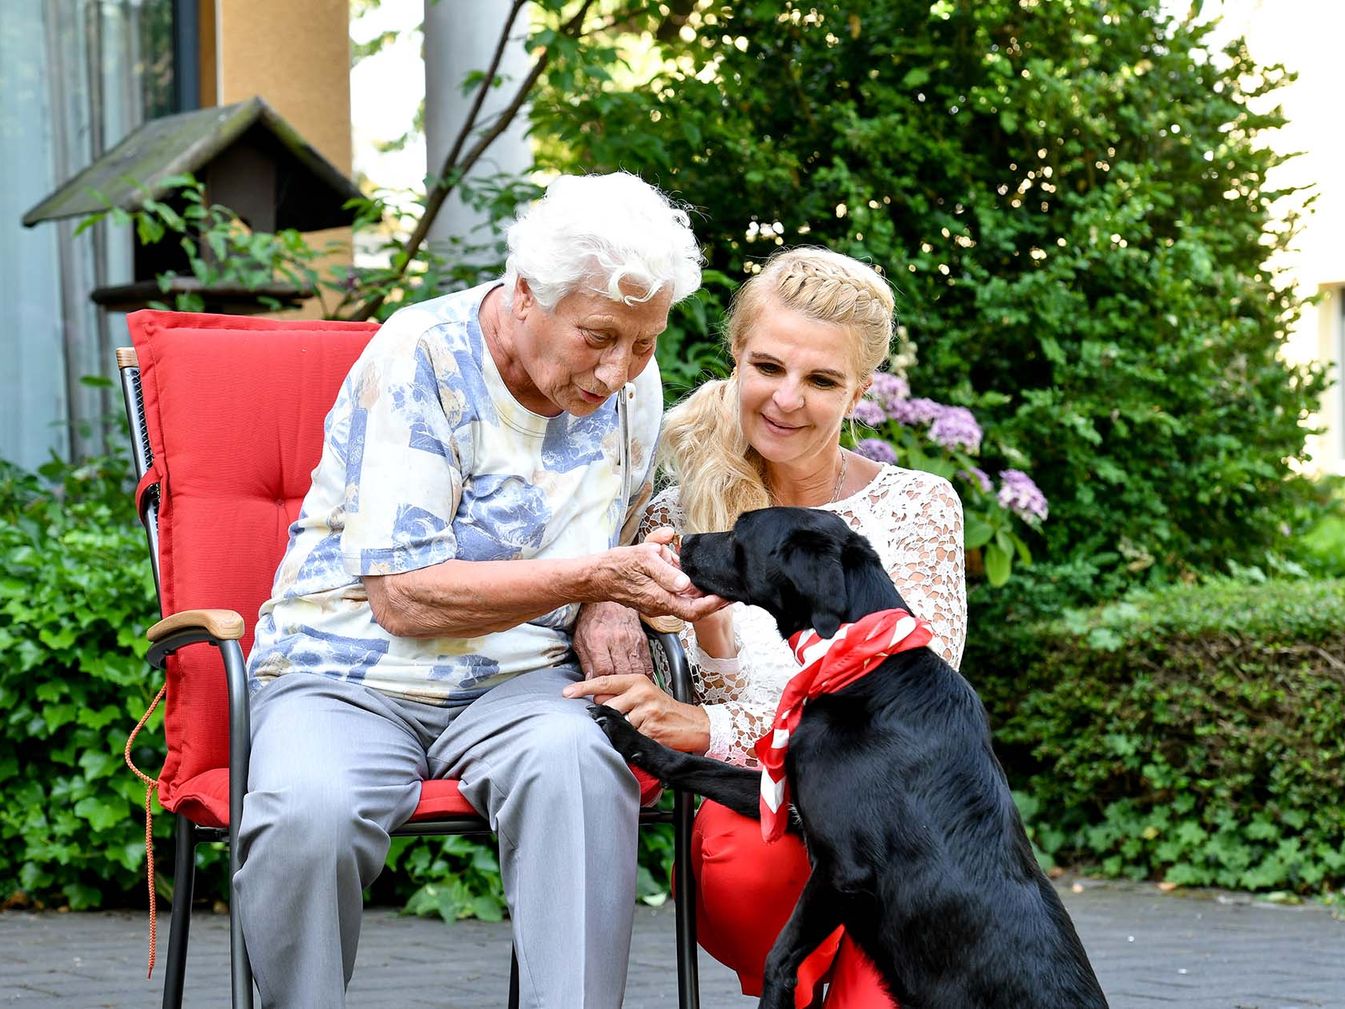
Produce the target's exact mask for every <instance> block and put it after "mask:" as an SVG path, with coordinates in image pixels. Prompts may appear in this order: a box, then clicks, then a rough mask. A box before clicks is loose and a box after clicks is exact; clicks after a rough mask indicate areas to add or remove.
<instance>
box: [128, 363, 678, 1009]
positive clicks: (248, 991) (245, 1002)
mask: <svg viewBox="0 0 1345 1009" xmlns="http://www.w3.org/2000/svg"><path fill="white" fill-rule="evenodd" d="M117 366H118V369H119V370H120V373H121V388H122V395H123V397H124V399H125V402H126V413H127V417H128V419H129V420H130V425H131V446H132V456H133V460H134V463H135V475H136V479H137V480H140V479H141V478H143V477H144V475H145V473H146V472H148V470H149V468H150V465H151V463H152V462H153V455H152V452H151V449H150V444H149V437H148V433H147V430H146V423H145V406H144V399H143V396H142V394H141V387H140V367H139V363H138V361H137V359H136V354H135V351H134V350H133V349H131V348H120V349H118V350H117ZM158 501H159V496H158V487H157V485H156V486H152V487H150V488H149V490H148V491H147V493H145V494H144V496H143V498H142V503H141V508H140V521H141V523H142V524H143V525H144V527H145V535H146V539H147V541H148V544H149V555H150V564H151V567H152V568H153V571H154V588H155V592H156V594H157V593H158V592H159V528H158ZM196 612H197V613H200V614H203V615H204V614H210V613H214V614H219V613H222V612H225V611H196ZM229 615H230V616H236V615H234V614H229ZM172 616H173V615H172V614H169V615H168V616H167V617H165V619H164V620H162V621H160V622H159V623H158V624H155V625H154V626H153V627H151V628H150V629H149V632H148V636H149V639H150V641H151V646H150V649H149V655H148V659H149V663H150V665H151V666H153V667H154V668H155V669H157V670H163V669H164V666H165V663H166V661H167V658H168V656H169V655H172V654H173V653H174V652H175V651H177V650H178V649H179V648H185V647H187V646H188V645H194V644H201V643H205V644H208V645H210V646H211V647H213V648H217V649H219V651H220V658H221V661H222V662H223V667H224V670H223V671H224V677H225V683H226V686H227V691H228V699H229V826H228V829H227V830H225V829H222V828H218V827H208V826H202V825H201V824H198V823H195V822H193V821H192V820H191V819H190V818H188V817H187V816H186V815H184V814H181V813H179V814H176V817H177V826H176V851H175V857H174V864H173V906H172V914H171V918H170V924H169V938H168V958H167V963H166V964H165V971H164V973H165V977H164V989H163V1006H164V1009H180V1007H181V1005H182V996H183V987H184V983H185V980H186V972H187V942H188V938H189V935H190V929H191V905H192V896H193V891H194V887H195V879H196V846H197V845H198V844H201V843H203V842H209V841H223V842H226V843H227V844H228V845H229V896H230V901H229V947H230V986H231V990H232V1005H233V1007H234V1009H251V1007H252V968H251V965H250V963H249V961H248V955H247V949H246V947H245V945H244V942H243V931H242V924H241V922H240V920H239V915H238V914H237V911H236V901H235V900H234V899H233V898H234V882H233V881H234V877H235V876H236V875H237V873H238V869H239V867H240V861H239V850H240V846H239V844H238V825H239V823H240V822H241V820H242V815H243V796H244V795H245V793H246V783H247V780H248V760H249V754H250V750H251V731H250V720H249V715H248V688H247V675H246V662H245V661H244V657H243V649H242V646H241V645H240V644H239V642H238V640H236V639H235V638H232V637H228V636H225V635H223V634H219V633H215V632H212V630H211V627H210V626H208V625H207V624H208V621H205V620H194V619H188V620H187V622H186V623H184V621H183V620H182V619H178V620H174V621H172V623H171V624H170V618H171V617H172ZM183 617H184V618H185V617H186V615H185V614H184V615H183ZM240 619H241V618H240ZM166 625H167V626H166ZM645 633H646V636H647V638H648V641H649V650H650V653H651V655H652V656H653V658H654V664H655V667H656V671H657V672H658V673H660V674H661V675H663V676H664V677H665V678H666V679H665V682H667V683H668V684H669V685H670V686H671V688H672V693H673V695H674V696H675V697H676V698H677V699H678V700H680V701H683V702H687V703H690V702H691V701H692V699H693V694H692V686H691V674H690V671H689V669H688V667H687V662H686V656H685V653H684V652H683V650H682V646H681V642H680V641H679V640H678V637H677V635H676V634H669V633H662V632H659V631H656V630H655V629H653V628H651V627H648V626H646V627H645ZM694 813H695V796H694V795H693V794H692V793H690V792H684V791H681V790H675V791H674V798H673V809H672V810H665V809H651V808H646V809H642V810H641V811H640V825H641V826H646V825H649V824H656V823H672V824H673V841H674V858H675V864H676V866H677V871H676V873H675V881H674V898H675V900H676V905H677V906H676V924H675V929H676V944H677V989H678V1002H677V1004H678V1007H679V1009H700V983H699V974H698V965H697V960H696V955H697V954H696V913H695V886H694V883H693V875H692V872H691V869H690V860H689V854H690V851H691V827H692V818H693V816H694ZM490 833H491V831H490V827H489V825H488V824H487V823H486V821H485V820H484V819H483V818H482V817H479V816H462V817H444V818H441V819H436V820H423V821H417V822H414V823H406V824H403V825H402V826H401V827H398V828H397V829H395V830H393V831H392V834H393V835H394V836H399V837H400V836H440V835H465V836H472V835H476V836H481V835H489V834H490ZM518 1002H519V988H518V954H517V950H515V951H514V953H513V957H512V963H511V967H510V984H509V1006H510V1009H518Z"/></svg>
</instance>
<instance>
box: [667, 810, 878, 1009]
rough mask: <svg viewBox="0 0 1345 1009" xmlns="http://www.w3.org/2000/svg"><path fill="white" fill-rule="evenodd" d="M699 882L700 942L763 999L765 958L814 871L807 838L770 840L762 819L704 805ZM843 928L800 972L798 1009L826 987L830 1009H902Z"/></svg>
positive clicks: (698, 826)
mask: <svg viewBox="0 0 1345 1009" xmlns="http://www.w3.org/2000/svg"><path fill="white" fill-rule="evenodd" d="M691 865H692V870H693V872H694V874H695V877H696V937H697V939H698V940H699V942H700V944H701V946H702V947H703V948H704V949H705V951H706V952H707V953H709V954H710V955H711V956H713V957H714V958H715V959H716V960H718V961H719V962H720V963H722V964H724V965H725V966H727V967H729V968H731V969H732V970H734V971H736V972H737V974H738V981H739V983H740V984H741V985H742V990H743V994H744V995H760V994H761V985H762V974H763V971H764V969H765V966H766V954H767V953H769V952H770V949H771V946H772V945H774V943H775V937H776V936H777V935H779V933H780V929H781V928H783V927H784V924H785V922H786V921H787V920H788V918H789V914H790V912H791V911H793V910H794V905H795V904H796V903H797V902H798V899H799V893H800V891H802V889H803V884H804V883H805V882H807V880H808V875H809V873H810V872H811V871H812V869H811V866H810V865H809V863H808V853H807V851H805V850H804V847H803V840H802V838H800V837H799V836H798V835H797V834H786V835H785V836H784V837H782V838H780V839H779V840H777V841H766V840H764V839H763V838H762V836H761V826H760V824H758V823H757V821H756V820H752V819H748V818H747V817H745V816H740V815H739V814H737V813H735V812H733V811H732V810H730V809H728V808H726V807H724V806H721V805H719V803H717V802H710V801H708V800H707V801H705V802H703V803H702V804H701V808H700V811H699V812H697V814H696V822H695V826H694V828H693V830H692V835H691ZM844 937H845V930H844V929H839V928H838V929H837V930H836V931H835V932H833V933H832V934H831V935H830V936H828V937H827V939H826V940H825V941H824V942H822V944H821V945H819V946H818V947H817V949H815V950H814V951H813V952H812V953H811V954H809V955H808V958H807V959H806V960H804V961H803V964H802V966H800V967H799V981H798V987H797V988H795V989H794V1004H795V1007H796V1009H805V1007H807V1006H809V1005H811V1004H812V1002H813V999H814V998H816V997H817V993H818V991H819V990H820V988H821V985H822V984H823V983H824V982H828V981H829V982H830V987H829V988H828V990H827V1000H826V1007H827V1009H896V1003H895V1002H893V1001H892V998H891V997H890V996H889V995H888V994H887V991H886V990H885V989H884V988H883V985H882V982H881V981H880V980H879V978H878V973H877V971H876V970H874V967H873V965H872V964H871V963H870V962H869V960H868V958H867V957H866V956H864V954H863V953H862V952H860V950H859V948H858V947H856V946H855V945H854V944H853V943H851V942H849V941H848V940H845V941H842V940H843V939H844Z"/></svg>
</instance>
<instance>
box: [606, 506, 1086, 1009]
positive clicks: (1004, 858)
mask: <svg viewBox="0 0 1345 1009" xmlns="http://www.w3.org/2000/svg"><path fill="white" fill-rule="evenodd" d="M681 557H682V568H683V570H684V571H685V572H686V573H687V575H688V576H690V578H691V580H692V582H693V583H695V585H696V586H697V587H698V588H700V589H701V590H703V591H705V592H713V593H716V594H718V595H721V596H723V597H724V598H726V599H731V600H736V601H740V602H746V603H751V604H753V605H756V606H760V607H762V608H764V609H766V610H767V611H769V612H770V613H771V614H772V615H773V616H774V617H775V619H776V621H777V623H778V624H779V627H780V633H781V635H783V636H784V637H789V636H790V635H791V634H793V633H795V632H796V631H799V630H803V629H805V628H807V627H813V628H815V629H816V630H817V632H818V633H819V634H822V635H823V636H827V637H830V636H831V635H832V634H834V633H835V631H836V629H837V627H838V626H839V624H840V623H841V622H842V621H852V620H857V619H859V618H860V617H862V616H864V615H866V614H868V613H872V612H874V611H875V610H881V609H891V608H898V607H899V608H902V609H905V608H906V605H905V603H904V602H903V601H902V599H901V595H900V594H899V593H898V591H897V590H896V589H895V588H894V587H893V585H892V582H891V580H890V579H889V578H888V576H887V573H886V572H885V571H884V570H883V567H882V565H881V563H880V562H879V559H878V556H877V554H875V553H874V551H873V548H872V547H871V546H870V545H869V543H868V541H867V540H866V539H864V538H863V537H862V536H859V535H858V534H856V533H855V532H853V531H852V530H851V529H850V528H849V526H847V525H846V524H845V522H844V521H842V520H841V519H840V518H838V517H837V516H835V515H832V514H829V513H826V512H821V511H814V510H810V509H803V508H770V509H764V510H762V511H756V512H749V513H747V514H745V515H743V516H742V517H741V518H740V519H739V520H738V522H737V524H736V525H735V526H734V528H733V531H732V532H728V533H715V534H709V535H703V536H688V537H686V538H685V540H684V541H683V544H682V551H681ZM593 715H594V718H596V719H597V720H598V721H599V722H600V723H601V724H602V726H603V728H604V729H605V730H606V732H607V734H608V736H609V737H610V738H611V740H612V742H613V744H614V745H615V746H616V748H617V749H618V750H620V751H621V753H622V754H623V755H624V756H625V757H626V759H627V760H628V761H630V762H631V763H633V764H636V765H638V766H640V767H643V768H645V769H646V770H647V771H649V772H650V773H652V774H655V775H657V776H658V777H659V778H660V779H662V780H663V781H665V782H667V783H668V784H671V785H677V786H679V787H683V788H689V789H692V790H693V791H696V792H699V793H700V794H702V795H705V796H707V797H708V798H711V799H714V800H715V801H716V802H720V803H722V804H724V805H726V806H728V807H729V808H731V809H733V810H735V811H737V812H739V813H741V814H743V815H745V816H750V817H754V818H755V817H756V816H757V809H758V805H757V797H758V787H759V781H760V776H759V774H758V773H757V772H755V771H751V770H746V769H743V768H739V767H732V766H730V765H728V764H724V763H721V762H719V761H715V760H710V759H707V758H705V757H700V756H691V755H688V754H684V753H677V752H675V751H673V750H670V749H668V748H666V747H664V746H662V745H661V744H659V743H655V742H654V741H652V740H650V739H648V738H647V737H645V736H642V735H641V734H640V733H639V732H637V731H636V730H635V729H634V728H632V727H631V725H630V723H628V722H627V721H626V720H625V719H624V718H623V717H622V716H621V715H620V714H618V713H617V712H616V711H613V710H612V709H610V708H602V707H595V708H594V709H593ZM787 771H788V773H789V779H790V788H791V794H792V799H793V802H794V806H795V809H796V811H797V813H798V815H799V817H800V818H801V821H802V828H801V829H802V833H803V836H804V840H805V841H806V843H807V846H808V854H809V857H810V859H811V861H812V866H813V871H812V875H811V877H810V878H809V880H808V882H807V884H806V885H805V887H804V889H803V893H802V894H801V896H800V897H799V901H798V904H797V905H796V907H795V908H794V912H793V914H792V915H791V917H790V919H789V922H788V923H787V924H786V925H785V927H784V929H783V930H782V931H781V933H780V936H779V938H778V939H777V940H776V943H775V945H774V947H773V948H772V949H771V953H770V956H769V958H768V959H767V962H766V981H765V989H764V991H763V993H762V997H761V1005H762V1006H763V1007H770V1009H789V1007H792V1006H793V1005H794V996H793V989H794V985H795V983H796V975H797V970H798V966H799V964H800V963H801V962H802V961H803V959H804V958H805V957H806V956H807V955H808V954H809V953H810V952H812V950H813V949H814V948H815V947H816V946H817V944H818V943H819V942H821V940H822V939H824V938H825V937H826V936H827V935H829V934H830V933H831V932H832V931H833V930H834V929H835V927H836V926H837V925H839V924H844V925H845V927H846V929H847V931H848V932H849V934H850V935H851V937H852V938H853V939H854V941H855V942H856V943H858V944H859V946H860V948H862V949H863V950H864V951H865V953H867V954H868V956H869V957H870V958H871V959H872V960H873V962H874V964H875V965H876V966H877V968H878V971H879V973H880V974H881V975H882V977H883V979H884V981H885V982H886V984H887V985H888V987H889V988H890V989H891V992H892V994H893V995H894V996H895V997H896V998H897V1000H898V1001H899V1002H900V1004H901V1006H902V1009H1106V1006H1107V1001H1106V998H1105V997H1104V996H1103V994H1102V989H1101V988H1100V987H1099V986H1098V982H1097V978H1096V977H1095V976H1094V974H1093V969H1092V967H1091V966H1090V964H1089V962H1088V957H1087V955H1086V954H1085V952H1084V949H1083V945H1082V944H1081V943H1080V942H1079V937H1078V935H1077V934H1076V933H1075V931H1074V926H1073V924H1072V923H1071V921H1070V919H1069V916H1068V914H1067V913H1066V912H1065V909H1064V907H1063V906H1062V905H1061V903H1060V899H1059V897H1058V896H1057V895H1056V892H1055V890H1054V888H1053V887H1052V886H1051V883H1050V882H1049V881H1048V880H1047V879H1046V877H1045V876H1044V875H1043V874H1042V871H1041V869H1040V868H1039V867H1038V865H1037V862H1036V859H1035V858H1034V857H1033V854H1032V849H1031V846H1030V845H1029V843H1028V840H1027V836H1026V834H1025V833H1024V831H1023V825H1022V822H1021V821H1020V820H1019V817H1018V813H1017V810H1016V809H1015V808H1014V805H1013V800H1012V799H1011V797H1010V795H1009V787H1008V784H1007V783H1006V781H1005V778H1004V772H1003V770H1002V769H1001V768H1000V766H999V762H998V761H997V760H996V759H995V755H994V753H993V752H992V750H991V747H990V731H989V726H988V723H987V720H986V715H985V709H984V708H983V707H982V705H981V702H980V699H979V698H978V697H977V696H976V693H975V691H973V690H972V688H971V685H970V684H968V683H967V681H966V680H965V679H963V678H962V676H960V675H959V674H958V673H957V671H956V670H954V669H953V668H952V667H951V666H949V665H948V663H946V662H944V661H943V659H942V658H940V657H939V656H938V655H936V654H935V653H934V652H933V651H931V650H930V649H928V648H918V649H913V650H911V651H907V652H902V653H900V654H898V655H894V656H892V657H891V658H889V659H887V660H886V661H885V662H884V663H883V664H882V665H881V666H880V667H879V668H877V669H875V670H874V671H873V672H871V673H870V674H869V675H868V676H865V677H864V678H862V679H860V680H859V681H857V682H855V683H853V684H851V685H850V686H848V687H846V688H845V689H843V690H840V691H838V692H837V693H835V694H832V695H829V696H826V697H822V698H819V699H818V700H816V701H813V702H812V703H811V704H809V705H808V707H807V708H806V709H805V710H804V715H803V719H802V721H801V723H800V725H799V727H798V730H797V731H796V732H795V734H794V735H793V736H792V737H791V739H790V748H789V756H788V761H787ZM796 829H797V823H796Z"/></svg>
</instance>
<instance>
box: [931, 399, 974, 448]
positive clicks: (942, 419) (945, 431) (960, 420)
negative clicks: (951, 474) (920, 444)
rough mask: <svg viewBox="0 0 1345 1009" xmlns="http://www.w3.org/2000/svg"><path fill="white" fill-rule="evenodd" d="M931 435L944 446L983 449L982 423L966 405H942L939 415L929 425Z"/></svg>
mask: <svg viewBox="0 0 1345 1009" xmlns="http://www.w3.org/2000/svg"><path fill="white" fill-rule="evenodd" d="M929 436H930V438H932V439H934V441H936V442H938V443H939V444H940V445H942V446H943V447H944V448H964V449H966V450H967V451H968V452H979V451H980V450H981V425H980V424H978V423H976V417H975V416H974V415H973V414H972V412H971V411H970V410H968V409H967V408H966V407H965V406H944V407H940V410H939V415H938V416H937V417H935V418H934V420H933V422H932V423H931V424H930V425H929Z"/></svg>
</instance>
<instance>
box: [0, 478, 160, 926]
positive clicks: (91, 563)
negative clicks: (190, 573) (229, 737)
mask: <svg viewBox="0 0 1345 1009" xmlns="http://www.w3.org/2000/svg"><path fill="white" fill-rule="evenodd" d="M129 472H130V470H129V466H128V465H127V464H126V462H125V461H124V460H122V459H120V458H109V459H96V460H92V461H90V462H88V463H86V464H84V465H82V466H79V467H71V466H68V465H66V464H64V463H60V462H56V461H53V462H51V463H50V464H48V465H47V466H45V467H43V469H42V473H41V474H40V475H39V474H32V473H26V472H24V471H22V470H19V469H17V468H16V467H14V466H11V465H9V464H7V463H2V462H0V555H3V557H4V573H3V577H0V654H3V655H4V656H5V661H4V662H3V663H0V710H2V711H3V713H4V714H3V716H0V717H3V721H4V732H3V734H2V735H0V788H3V794H4V796H5V802H4V803H3V805H0V879H3V880H5V881H6V882H5V885H4V887H3V891H2V892H0V900H3V901H5V902H7V903H10V904H21V905H22V904H32V903H36V904H57V905H65V906H69V907H72V908H77V909H78V908H86V907H97V906H98V905H99V904H100V903H101V902H102V901H103V900H105V899H106V898H107V896H109V895H114V899H115V900H117V901H118V902H122V901H124V900H125V899H126V897H127V896H128V895H131V894H134V893H135V892H136V890H137V887H139V888H141V890H142V891H143V887H144V882H143V873H144V857H145V826H144V814H143V813H142V812H140V810H141V809H142V808H143V804H144V801H145V789H144V786H143V785H141V784H140V783H139V782H138V781H137V780H136V779H135V778H134V777H132V776H131V774H130V772H129V771H128V770H127V769H126V767H125V765H124V764H123V763H122V748H123V747H124V746H125V743H126V736H127V733H128V730H129V729H130V728H131V727H132V726H134V725H135V723H136V721H137V720H138V719H139V718H140V716H141V714H142V713H143V712H144V711H145V709H146V708H147V707H148V706H149V703H150V700H151V699H152V698H153V697H154V693H155V690H156V689H157V686H158V685H157V683H154V682H152V681H151V679H150V678H149V677H148V676H147V675H146V670H147V668H148V667H147V665H146V663H145V652H146V650H147V647H148V644H147V642H146V640H145V629H146V628H147V627H148V626H149V624H150V623H151V622H152V621H153V620H154V619H157V616H156V613H155V606H154V582H153V579H152V577H151V575H150V570H149V565H148V564H147V563H146V554H145V538H144V534H143V532H141V530H140V527H139V524H138V523H137V522H136V520H135V511H134V508H133V507H132V504H131V490H130V487H129V486H128V484H127V474H128V473H129ZM159 721H160V719H159V718H158V717H157V716H156V718H155V719H154V721H153V722H152V723H151V725H150V727H149V728H148V729H147V730H146V733H145V734H144V735H142V737H141V739H140V741H139V743H138V745H137V747H136V751H135V759H136V760H137V762H138V763H139V764H140V766H142V767H143V768H145V769H146V770H148V771H149V772H150V773H151V774H152V773H153V772H154V771H156V770H157V768H158V767H159V766H160V764H161V763H162V762H163V748H162V745H161V742H160V740H159V739H158V738H157V734H156V732H155V729H156V727H157V725H158V723H159ZM159 827H160V831H159V833H160V835H161V836H168V835H171V823H170V821H169V820H168V819H166V818H165V819H164V820H163V821H162V822H161V824H159Z"/></svg>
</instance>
